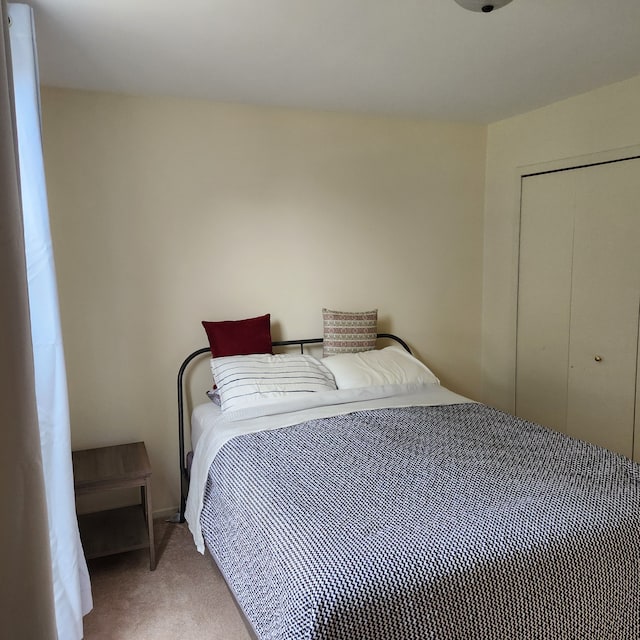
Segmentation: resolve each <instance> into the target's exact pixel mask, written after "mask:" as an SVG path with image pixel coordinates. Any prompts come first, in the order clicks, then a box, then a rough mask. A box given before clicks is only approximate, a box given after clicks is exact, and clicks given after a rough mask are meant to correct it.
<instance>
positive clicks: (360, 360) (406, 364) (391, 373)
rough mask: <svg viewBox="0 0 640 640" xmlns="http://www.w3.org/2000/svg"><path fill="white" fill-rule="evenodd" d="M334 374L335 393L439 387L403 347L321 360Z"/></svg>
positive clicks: (431, 376) (438, 381) (425, 369)
mask: <svg viewBox="0 0 640 640" xmlns="http://www.w3.org/2000/svg"><path fill="white" fill-rule="evenodd" d="M322 362H323V363H324V364H325V366H326V367H327V369H329V370H330V371H331V373H333V377H334V378H335V381H336V385H337V386H338V389H356V388H360V387H370V386H376V385H383V384H409V383H416V382H417V383H426V384H440V380H438V378H436V376H435V375H434V374H433V372H432V371H431V370H430V369H429V368H428V367H426V366H425V365H424V364H422V362H420V360H418V359H417V358H414V357H413V356H412V355H411V354H410V353H409V352H407V351H405V350H404V349H403V348H402V347H395V346H394V347H386V348H384V349H380V350H377V351H363V352H361V353H341V354H338V355H335V356H328V357H326V358H323V359H322Z"/></svg>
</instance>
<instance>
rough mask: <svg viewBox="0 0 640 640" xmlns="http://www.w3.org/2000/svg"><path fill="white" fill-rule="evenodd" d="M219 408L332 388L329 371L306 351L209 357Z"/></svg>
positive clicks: (260, 402)
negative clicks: (305, 352) (218, 394)
mask: <svg viewBox="0 0 640 640" xmlns="http://www.w3.org/2000/svg"><path fill="white" fill-rule="evenodd" d="M211 372H212V373H213V378H214V380H215V382H216V386H217V389H218V391H219V392H220V408H221V409H222V410H223V411H229V410H235V409H243V408H245V407H254V406H257V405H260V404H263V403H269V402H273V401H275V400H278V399H284V398H286V397H287V396H289V397H290V396H291V395H292V394H301V393H302V394H304V393H315V392H318V391H334V390H335V389H336V383H335V380H334V378H333V374H332V373H331V371H329V369H328V368H327V367H325V366H324V365H323V364H322V363H321V362H320V361H319V360H317V359H316V358H314V357H313V356H309V355H307V354H288V353H287V354H276V355H269V354H256V355H243V356H226V357H223V358H211Z"/></svg>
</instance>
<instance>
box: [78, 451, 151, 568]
mask: <svg viewBox="0 0 640 640" xmlns="http://www.w3.org/2000/svg"><path fill="white" fill-rule="evenodd" d="M72 459H73V481H74V487H75V492H76V495H82V494H87V493H96V492H98V491H109V490H112V489H127V488H130V487H140V504H136V505H132V506H128V507H122V508H120V509H109V510H108V511H98V512H96V513H87V514H83V515H80V516H78V526H79V528H80V537H81V539H82V546H83V547H84V552H85V556H86V557H87V559H90V558H99V557H101V556H107V555H111V554H113V553H121V552H123V551H132V550H134V549H146V548H149V568H150V569H151V571H153V570H154V569H155V568H156V557H155V546H154V541H153V517H152V512H151V465H150V464H149V457H148V456H147V450H146V448H145V446H144V442H133V443H131V444H121V445H116V446H113V447H99V448H97V449H84V450H82V451H73V452H72Z"/></svg>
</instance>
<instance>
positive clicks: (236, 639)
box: [84, 521, 250, 640]
mask: <svg viewBox="0 0 640 640" xmlns="http://www.w3.org/2000/svg"><path fill="white" fill-rule="evenodd" d="M154 531H155V536H156V557H157V568H156V570H155V571H153V572H151V571H149V555H148V553H147V552H145V551H130V552H128V553H123V554H118V555H114V556H110V557H108V558H98V559H96V560H91V561H90V562H89V573H90V575H91V590H92V593H93V611H92V612H91V613H89V614H88V615H87V616H85V619H84V630H85V634H84V637H85V640H165V639H167V640H169V639H171V640H174V639H175V638H202V639H203V640H205V639H206V640H248V638H249V637H250V636H249V634H248V633H247V631H246V629H245V627H244V624H243V622H242V619H241V617H240V614H239V613H238V611H237V609H236V607H235V604H234V602H233V600H232V597H231V594H230V593H229V591H228V589H227V586H226V585H225V583H224V580H223V579H222V576H221V575H220V572H219V571H218V569H217V567H216V566H215V563H214V562H213V560H212V559H211V557H210V556H208V555H206V556H202V555H200V554H199V553H198V552H197V551H196V548H195V545H194V544H193V538H192V537H191V534H190V533H189V530H188V528H187V525H186V524H169V523H165V522H160V521H157V522H156V523H155V529H154Z"/></svg>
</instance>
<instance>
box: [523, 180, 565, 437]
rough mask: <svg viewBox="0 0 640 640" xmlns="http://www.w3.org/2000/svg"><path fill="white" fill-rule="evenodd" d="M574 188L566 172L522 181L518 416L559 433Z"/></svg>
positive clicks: (562, 411) (561, 428)
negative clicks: (570, 213)
mask: <svg viewBox="0 0 640 640" xmlns="http://www.w3.org/2000/svg"><path fill="white" fill-rule="evenodd" d="M572 185H573V176H572V175H570V174H566V175H565V174H564V173H549V174H544V175H537V176H531V177H527V178H524V179H523V181H522V205H521V220H520V238H521V240H520V269H519V276H518V281H519V296H518V341H517V355H516V357H517V373H516V413H517V415H519V416H521V417H523V418H526V419H527V420H532V421H533V422H538V423H540V424H543V425H545V426H547V427H550V428H553V429H557V430H559V431H564V430H565V427H566V422H567V368H568V361H569V360H568V358H569V321H570V315H571V313H570V312H571V307H570V304H571V262H572V245H573V215H568V214H567V212H572V211H573V207H574V188H573V186H572Z"/></svg>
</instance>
